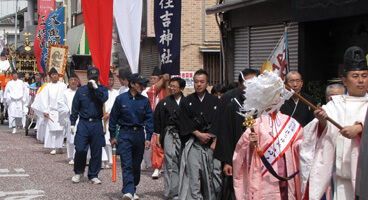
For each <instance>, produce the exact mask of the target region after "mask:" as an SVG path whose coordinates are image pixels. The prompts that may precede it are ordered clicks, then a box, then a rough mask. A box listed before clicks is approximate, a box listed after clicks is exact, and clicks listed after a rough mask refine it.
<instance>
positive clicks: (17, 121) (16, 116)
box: [4, 71, 28, 133]
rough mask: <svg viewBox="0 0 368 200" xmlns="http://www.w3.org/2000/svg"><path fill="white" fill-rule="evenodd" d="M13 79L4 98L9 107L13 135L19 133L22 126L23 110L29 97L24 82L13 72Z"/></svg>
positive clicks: (8, 84) (6, 89)
mask: <svg viewBox="0 0 368 200" xmlns="http://www.w3.org/2000/svg"><path fill="white" fill-rule="evenodd" d="M12 78H13V80H11V81H9V82H8V83H7V85H6V88H5V94H4V98H5V101H6V103H7V105H8V118H9V128H13V132H12V133H17V132H18V128H17V127H19V126H22V117H23V109H24V104H25V103H26V100H27V99H26V98H27V97H28V95H27V94H26V89H27V88H26V87H25V85H24V84H23V81H21V80H20V79H18V73H17V72H16V71H13V73H12Z"/></svg>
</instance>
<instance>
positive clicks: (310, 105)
mask: <svg viewBox="0 0 368 200" xmlns="http://www.w3.org/2000/svg"><path fill="white" fill-rule="evenodd" d="M285 88H286V89H287V90H289V91H291V88H290V86H289V85H287V84H286V83H285ZM294 95H295V96H297V97H298V98H299V99H300V100H302V101H303V102H304V103H305V104H307V105H308V106H309V107H311V108H312V109H313V110H317V109H318V108H317V107H316V106H315V105H313V104H312V103H311V102H309V101H308V100H306V99H305V98H304V97H302V96H301V95H300V94H298V93H295V92H294ZM327 121H329V122H331V124H333V125H335V126H336V127H337V128H338V129H340V130H341V129H343V128H344V127H342V126H341V125H340V124H339V123H337V122H336V121H334V120H333V119H331V118H330V117H328V116H327Z"/></svg>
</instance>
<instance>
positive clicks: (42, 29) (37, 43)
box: [33, 12, 49, 73]
mask: <svg viewBox="0 0 368 200" xmlns="http://www.w3.org/2000/svg"><path fill="white" fill-rule="evenodd" d="M48 16H49V12H45V13H42V14H41V15H40V18H39V19H38V26H37V32H36V36H35V40H34V44H33V48H34V53H35V56H36V60H37V67H38V71H39V72H40V73H43V72H44V70H43V68H42V66H41V59H42V53H43V49H44V47H45V45H46V20H47V17H48Z"/></svg>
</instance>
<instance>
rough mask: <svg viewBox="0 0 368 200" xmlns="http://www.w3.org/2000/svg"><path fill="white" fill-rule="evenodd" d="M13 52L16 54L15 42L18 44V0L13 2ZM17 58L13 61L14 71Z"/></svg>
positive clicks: (16, 46)
mask: <svg viewBox="0 0 368 200" xmlns="http://www.w3.org/2000/svg"><path fill="white" fill-rule="evenodd" d="M14 24H15V25H14V50H15V52H17V48H18V45H17V42H18V0H16V1H15V20H14ZM16 59H17V57H16V56H15V58H14V59H13V69H14V70H16V69H17V67H16V64H17V60H16Z"/></svg>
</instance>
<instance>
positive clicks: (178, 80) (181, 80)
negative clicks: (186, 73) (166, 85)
mask: <svg viewBox="0 0 368 200" xmlns="http://www.w3.org/2000/svg"><path fill="white" fill-rule="evenodd" d="M173 81H176V82H178V83H179V87H180V88H185V86H186V84H187V83H186V82H185V80H184V79H182V78H180V77H174V78H172V79H171V80H170V83H171V82H173Z"/></svg>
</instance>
